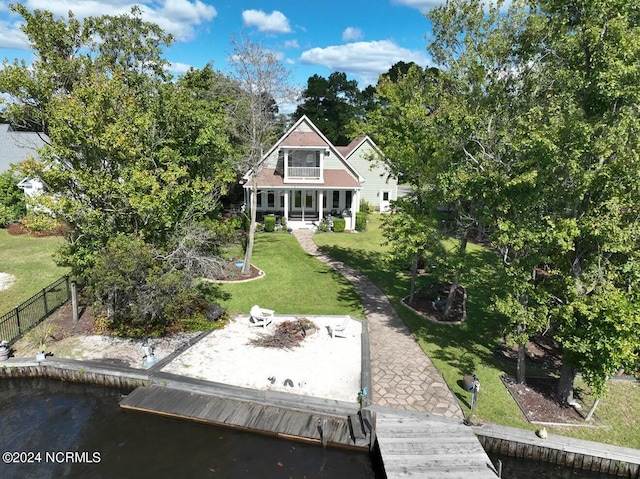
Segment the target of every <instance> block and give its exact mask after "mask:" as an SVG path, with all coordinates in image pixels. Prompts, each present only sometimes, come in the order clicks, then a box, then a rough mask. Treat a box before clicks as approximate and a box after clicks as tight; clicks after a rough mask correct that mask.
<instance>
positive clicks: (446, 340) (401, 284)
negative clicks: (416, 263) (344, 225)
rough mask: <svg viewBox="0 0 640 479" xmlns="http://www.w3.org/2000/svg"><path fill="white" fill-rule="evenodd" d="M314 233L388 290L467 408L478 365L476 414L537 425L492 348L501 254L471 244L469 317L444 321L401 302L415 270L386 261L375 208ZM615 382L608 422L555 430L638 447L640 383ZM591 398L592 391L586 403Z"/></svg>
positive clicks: (497, 327)
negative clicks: (350, 223)
mask: <svg viewBox="0 0 640 479" xmlns="http://www.w3.org/2000/svg"><path fill="white" fill-rule="evenodd" d="M314 240H315V242H316V244H317V245H318V246H319V247H321V248H322V250H323V251H324V252H326V253H328V254H329V255H331V256H332V257H334V258H336V259H338V260H340V261H343V262H345V263H348V264H349V265H351V266H353V267H355V268H357V269H358V270H360V271H361V272H362V273H364V274H366V275H367V276H368V277H369V278H370V279H371V280H372V281H374V282H375V283H376V284H377V285H378V287H380V288H381V289H382V290H383V291H384V292H385V293H386V294H387V296H388V297H389V299H390V300H391V302H392V304H393V305H394V307H395V308H396V310H397V311H398V314H399V315H400V316H401V317H402V319H403V320H404V322H405V323H406V324H407V325H408V326H409V328H410V329H411V330H412V332H413V333H414V334H415V336H416V338H417V339H418V341H419V343H420V345H421V347H422V348H423V349H424V350H425V351H426V353H427V354H428V355H429V357H430V358H431V359H432V360H433V362H434V364H435V365H436V366H437V367H438V368H439V369H440V371H441V372H442V374H443V376H444V378H445V380H446V381H447V383H448V384H449V387H450V388H451V390H452V391H453V392H454V394H456V396H457V397H458V399H459V400H460V403H461V405H462V407H463V411H465V413H468V412H469V406H468V405H469V403H470V401H471V398H470V394H469V393H467V392H465V391H464V390H463V389H462V387H461V384H460V383H461V379H462V376H463V375H464V374H470V373H476V374H477V375H478V377H479V378H480V382H481V385H482V387H481V392H480V397H479V399H478V406H477V409H476V413H475V416H474V417H475V418H477V419H479V420H480V421H485V422H492V423H497V424H503V425H507V426H513V427H520V428H526V429H536V428H537V427H539V426H535V425H531V424H529V423H528V422H527V421H526V420H525V418H524V416H523V415H522V413H521V412H520V409H519V408H518V406H517V404H516V403H515V401H513V399H512V398H511V395H510V394H509V393H508V391H507V390H506V388H505V387H504V386H503V384H502V382H501V380H500V376H501V374H503V373H504V372H507V373H509V374H515V364H510V363H505V362H504V361H499V360H497V359H496V358H495V357H494V354H493V353H494V351H495V350H496V349H497V347H498V345H499V343H500V340H501V338H502V331H503V325H502V324H500V323H499V321H498V320H497V319H496V317H495V316H494V315H492V314H491V312H490V307H491V298H492V296H493V293H494V292H495V291H497V290H498V289H499V288H500V286H501V278H500V277H498V276H497V275H496V273H495V272H494V271H493V269H492V268H490V265H491V264H492V262H494V261H497V260H498V259H497V258H496V257H495V256H494V255H493V254H492V253H490V252H489V251H487V250H485V249H483V248H480V247H478V246H475V245H471V246H470V249H469V251H470V253H469V254H470V261H469V268H468V271H466V272H465V273H464V275H463V277H462V283H463V284H464V286H465V287H466V288H467V293H468V300H467V320H466V321H465V323H463V324H461V325H458V326H454V325H439V324H434V323H432V322H430V321H427V320H425V319H423V318H422V317H420V316H419V315H417V314H415V313H413V312H412V311H411V310H409V309H408V308H406V307H405V306H403V305H402V303H401V299H402V298H403V297H404V296H406V295H407V294H408V291H409V275H408V274H407V273H405V272H397V271H395V270H394V268H393V267H392V265H391V264H390V263H388V262H387V261H386V257H385V255H386V251H387V249H386V248H385V246H383V245H382V243H383V237H382V234H381V231H380V217H379V216H376V215H373V216H371V222H370V224H369V225H368V230H367V231H366V232H364V233H360V234H334V233H324V234H316V235H315V236H314ZM610 390H611V394H610V396H609V397H608V398H606V399H603V400H602V401H601V402H600V405H599V406H598V409H597V410H596V418H597V419H599V420H600V421H601V422H604V423H606V424H607V425H608V427H607V428H588V427H573V428H565V429H557V430H555V429H554V430H553V432H556V433H559V434H565V435H569V436H573V437H579V438H583V439H589V440H596V441H603V442H607V443H610V444H617V445H621V446H627V447H634V448H640V431H639V430H638V428H637V427H635V428H630V427H629V425H628V424H629V423H630V422H632V423H634V424H637V423H638V421H637V419H636V415H635V414H634V413H633V411H637V409H638V406H640V399H638V392H640V384H639V383H638V382H628V383H626V382H625V383H619V382H611V387H610ZM629 401H631V402H632V405H630V406H628V407H624V408H622V407H620V406H619V404H629ZM590 404H591V402H590V400H589V399H587V401H586V405H587V406H590Z"/></svg>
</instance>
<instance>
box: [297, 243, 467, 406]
mask: <svg viewBox="0 0 640 479" xmlns="http://www.w3.org/2000/svg"><path fill="white" fill-rule="evenodd" d="M294 234H295V236H296V238H297V239H298V242H299V243H300V245H301V246H302V248H303V249H304V250H305V251H307V253H309V254H310V255H312V256H315V257H316V258H318V259H319V260H320V261H323V262H324V263H327V264H328V265H330V266H331V267H332V268H334V269H335V270H336V271H339V272H340V273H342V275H344V277H345V278H347V279H348V280H349V281H350V282H351V283H352V284H353V285H354V286H355V288H356V289H357V290H358V292H359V293H360V296H361V297H362V304H363V306H364V313H365V315H366V316H367V320H368V323H369V342H370V349H371V376H372V377H371V379H372V387H373V402H374V404H379V405H382V406H390V407H394V408H399V409H407V410H413V411H421V412H428V413H432V414H439V415H441V416H447V417H457V418H462V417H463V415H462V409H460V405H459V404H458V401H457V400H456V398H455V397H454V395H453V393H452V392H451V390H450V389H449V387H448V386H447V384H446V383H445V381H444V379H443V378H442V375H441V374H440V371H438V370H437V369H436V367H435V366H434V365H433V363H432V362H431V359H429V357H428V356H427V355H426V354H425V353H424V352H423V351H422V349H421V348H420V346H419V345H418V343H417V342H416V340H415V339H414V338H413V335H412V334H411V332H410V331H409V329H408V328H407V326H406V325H405V324H404V323H403V322H402V320H401V319H400V317H399V316H398V313H396V311H395V310H394V309H393V306H391V303H390V302H389V300H388V299H387V297H386V296H385V294H384V293H383V292H382V291H381V290H380V289H379V288H378V287H377V286H376V285H375V284H373V283H372V282H371V281H370V280H369V279H368V278H367V277H366V276H364V275H363V274H361V273H360V272H358V271H357V270H355V269H353V268H351V267H349V266H347V265H345V264H344V263H342V262H340V261H336V260H334V259H332V258H330V257H328V256H327V255H325V254H323V253H321V252H320V251H319V250H318V247H317V246H316V244H315V243H314V242H313V232H312V231H311V230H297V231H295V232H294Z"/></svg>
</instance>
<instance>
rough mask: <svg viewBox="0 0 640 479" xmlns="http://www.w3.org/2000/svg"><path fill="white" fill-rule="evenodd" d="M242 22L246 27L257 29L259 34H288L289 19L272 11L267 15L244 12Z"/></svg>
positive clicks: (254, 11) (252, 11)
mask: <svg viewBox="0 0 640 479" xmlns="http://www.w3.org/2000/svg"><path fill="white" fill-rule="evenodd" d="M242 21H243V22H244V24H245V25H246V26H248V27H258V30H260V31H261V32H272V33H289V32H290V31H291V27H290V26H289V19H287V17H285V16H284V14H283V13H282V12H279V11H278V10H274V11H273V12H271V13H269V14H267V13H265V12H264V11H262V10H245V11H243V12H242Z"/></svg>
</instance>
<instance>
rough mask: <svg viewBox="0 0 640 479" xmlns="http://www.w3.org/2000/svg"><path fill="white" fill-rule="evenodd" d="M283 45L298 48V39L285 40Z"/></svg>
mask: <svg viewBox="0 0 640 479" xmlns="http://www.w3.org/2000/svg"><path fill="white" fill-rule="evenodd" d="M284 47H285V48H300V44H299V43H298V40H287V41H286V42H284Z"/></svg>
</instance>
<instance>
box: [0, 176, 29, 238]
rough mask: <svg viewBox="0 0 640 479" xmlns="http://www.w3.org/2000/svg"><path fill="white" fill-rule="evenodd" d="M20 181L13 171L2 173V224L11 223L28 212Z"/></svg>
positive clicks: (0, 194) (0, 208) (0, 190)
mask: <svg viewBox="0 0 640 479" xmlns="http://www.w3.org/2000/svg"><path fill="white" fill-rule="evenodd" d="M19 182H20V178H18V177H17V176H15V175H14V174H13V173H12V172H11V171H5V172H4V173H2V174H0V226H6V225H8V224H11V223H12V222H13V221H15V220H17V219H19V218H20V217H22V216H24V214H25V213H26V212H27V210H26V207H25V201H24V193H23V192H22V190H21V189H20V188H18V186H17V185H18V183H19Z"/></svg>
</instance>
